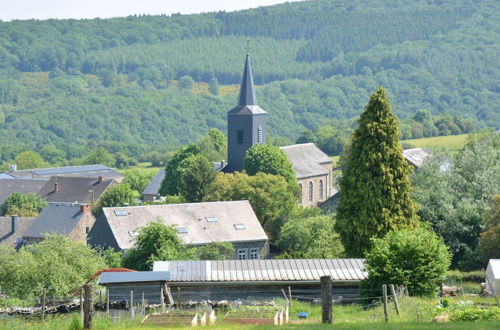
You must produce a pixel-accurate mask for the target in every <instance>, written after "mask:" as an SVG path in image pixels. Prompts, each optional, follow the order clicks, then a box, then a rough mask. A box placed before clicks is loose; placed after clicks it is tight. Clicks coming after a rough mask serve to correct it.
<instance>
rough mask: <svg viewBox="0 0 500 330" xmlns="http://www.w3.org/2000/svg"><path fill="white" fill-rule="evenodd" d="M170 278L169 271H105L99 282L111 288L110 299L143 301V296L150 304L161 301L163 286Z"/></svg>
mask: <svg viewBox="0 0 500 330" xmlns="http://www.w3.org/2000/svg"><path fill="white" fill-rule="evenodd" d="M169 279H170V275H169V273H168V272H105V273H102V274H101V275H100V276H99V280H98V284H99V285H103V286H105V287H106V288H107V289H108V290H109V300H110V301H125V302H129V301H130V298H131V292H133V300H134V301H141V300H142V298H143V296H144V299H145V300H146V301H147V303H149V304H159V303H160V302H161V294H162V287H164V285H165V283H166V282H167V281H168V280H169Z"/></svg>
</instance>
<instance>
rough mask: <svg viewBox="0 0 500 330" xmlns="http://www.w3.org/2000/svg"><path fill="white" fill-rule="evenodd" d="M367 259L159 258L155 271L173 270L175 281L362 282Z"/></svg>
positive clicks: (171, 271)
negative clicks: (327, 279)
mask: <svg viewBox="0 0 500 330" xmlns="http://www.w3.org/2000/svg"><path fill="white" fill-rule="evenodd" d="M364 268H365V266H364V260H363V259H271V260H269V259H266V260H201V261H155V262H154V264H153V272H156V271H162V272H165V271H167V272H169V273H170V281H171V282H229V281H231V282H266V281H316V282H317V281H319V280H320V277H321V276H325V275H330V276H331V277H332V280H333V281H334V282H335V281H337V282H342V281H353V282H359V281H361V280H363V279H365V278H366V277H367V276H368V274H367V273H366V271H365V270H364Z"/></svg>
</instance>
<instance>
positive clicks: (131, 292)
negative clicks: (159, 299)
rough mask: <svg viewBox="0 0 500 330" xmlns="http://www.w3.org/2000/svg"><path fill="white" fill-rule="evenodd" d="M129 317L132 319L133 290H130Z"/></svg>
mask: <svg viewBox="0 0 500 330" xmlns="http://www.w3.org/2000/svg"><path fill="white" fill-rule="evenodd" d="M130 319H131V320H133V319H134V291H130Z"/></svg>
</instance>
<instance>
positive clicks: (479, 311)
mask: <svg viewBox="0 0 500 330" xmlns="http://www.w3.org/2000/svg"><path fill="white" fill-rule="evenodd" d="M488 320H500V308H498V307H490V308H479V307H471V308H465V309H462V310H455V311H453V312H452V313H451V315H450V321H454V322H455V321H488Z"/></svg>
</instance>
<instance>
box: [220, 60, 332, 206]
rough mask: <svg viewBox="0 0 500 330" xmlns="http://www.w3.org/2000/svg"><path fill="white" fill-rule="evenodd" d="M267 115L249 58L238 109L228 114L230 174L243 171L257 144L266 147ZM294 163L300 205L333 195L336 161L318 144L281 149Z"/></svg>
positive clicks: (311, 204) (319, 200)
mask: <svg viewBox="0 0 500 330" xmlns="http://www.w3.org/2000/svg"><path fill="white" fill-rule="evenodd" d="M266 123H267V112H266V111H265V110H264V109H262V108H261V107H259V106H258V104H257V97H256V94H255V88H254V83H253V76H252V69H251V66H250V59H249V56H248V55H247V57H246V60H245V69H244V71H243V80H242V82H241V88H240V94H239V97H238V105H237V106H236V107H235V108H233V109H231V110H230V111H229V112H228V114H227V137H228V150H227V153H228V163H227V165H226V166H225V167H224V169H223V171H224V172H226V173H231V172H237V171H242V170H243V158H244V157H245V154H246V152H247V150H248V149H250V148H251V147H252V146H253V145H254V144H256V143H266ZM281 150H283V151H284V152H285V154H286V155H287V156H288V159H289V160H290V162H291V163H292V166H293V168H294V170H295V173H296V176H297V182H298V183H299V186H300V188H301V191H302V195H301V196H302V198H301V200H300V203H301V204H302V205H305V206H313V205H317V204H318V203H320V202H323V201H325V200H326V199H328V198H329V197H330V196H331V195H332V191H333V189H332V160H331V159H330V157H328V155H326V154H325V153H324V152H323V151H321V150H320V149H319V148H318V147H316V145H314V143H305V144H295V145H291V146H286V147H281Z"/></svg>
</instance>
